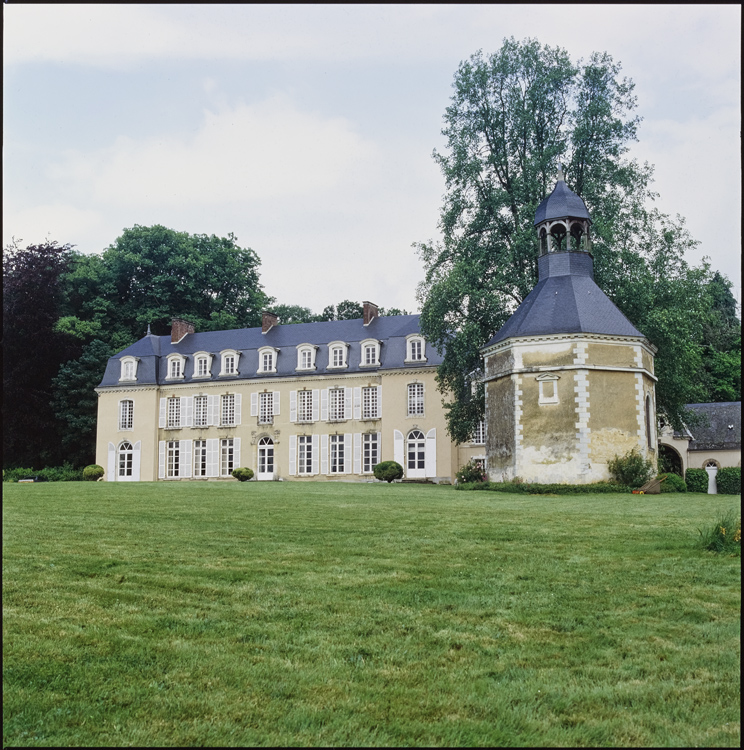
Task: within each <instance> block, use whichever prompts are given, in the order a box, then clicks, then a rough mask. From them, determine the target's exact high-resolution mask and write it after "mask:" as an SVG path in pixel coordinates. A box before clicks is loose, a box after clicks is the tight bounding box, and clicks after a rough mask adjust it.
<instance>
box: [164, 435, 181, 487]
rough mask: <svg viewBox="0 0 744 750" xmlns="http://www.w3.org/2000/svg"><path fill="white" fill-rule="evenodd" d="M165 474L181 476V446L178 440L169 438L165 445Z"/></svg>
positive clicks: (172, 476)
mask: <svg viewBox="0 0 744 750" xmlns="http://www.w3.org/2000/svg"><path fill="white" fill-rule="evenodd" d="M166 460H167V463H166V476H167V477H168V478H169V479H174V478H176V477H180V476H181V466H180V464H181V447H180V444H179V441H178V440H169V441H168V444H167V445H166Z"/></svg>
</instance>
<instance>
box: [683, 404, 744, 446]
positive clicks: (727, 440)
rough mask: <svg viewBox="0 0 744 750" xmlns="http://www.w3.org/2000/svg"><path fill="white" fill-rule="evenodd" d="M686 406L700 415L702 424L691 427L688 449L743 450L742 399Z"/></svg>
mask: <svg viewBox="0 0 744 750" xmlns="http://www.w3.org/2000/svg"><path fill="white" fill-rule="evenodd" d="M685 408H686V409H689V410H690V411H691V412H694V413H695V414H696V415H698V416H699V417H700V424H698V425H696V426H695V427H691V428H689V433H690V434H691V435H692V440H691V441H690V444H689V446H688V450H691V451H704V450H741V401H725V402H723V403H718V404H687V405H686V407H685Z"/></svg>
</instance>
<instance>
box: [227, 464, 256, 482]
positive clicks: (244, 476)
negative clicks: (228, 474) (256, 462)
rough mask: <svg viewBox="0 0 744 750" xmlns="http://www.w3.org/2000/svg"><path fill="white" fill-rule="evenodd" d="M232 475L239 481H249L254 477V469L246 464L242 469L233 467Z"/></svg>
mask: <svg viewBox="0 0 744 750" xmlns="http://www.w3.org/2000/svg"><path fill="white" fill-rule="evenodd" d="M232 475H233V476H234V477H235V478H236V479H237V480H238V481H239V482H247V481H248V480H249V479H253V469H248V468H247V467H245V466H244V467H243V468H242V469H233V470H232Z"/></svg>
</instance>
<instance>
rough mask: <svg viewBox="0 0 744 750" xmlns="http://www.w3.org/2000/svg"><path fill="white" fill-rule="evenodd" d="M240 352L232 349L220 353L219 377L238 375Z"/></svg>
mask: <svg viewBox="0 0 744 750" xmlns="http://www.w3.org/2000/svg"><path fill="white" fill-rule="evenodd" d="M239 358H240V352H237V351H235V350H234V349H226V350H225V351H224V352H220V375H227V376H229V375H238V374H239V373H238V359H239Z"/></svg>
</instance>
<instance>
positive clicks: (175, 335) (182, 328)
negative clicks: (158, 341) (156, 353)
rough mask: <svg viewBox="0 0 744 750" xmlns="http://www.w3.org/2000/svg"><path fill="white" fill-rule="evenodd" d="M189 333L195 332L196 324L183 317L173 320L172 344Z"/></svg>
mask: <svg viewBox="0 0 744 750" xmlns="http://www.w3.org/2000/svg"><path fill="white" fill-rule="evenodd" d="M187 333H194V324H193V323H189V321H188V320H182V319H181V318H173V320H172V321H171V344H177V343H178V342H179V341H180V340H181V339H182V338H183V337H184V336H185V335H186V334H187Z"/></svg>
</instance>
